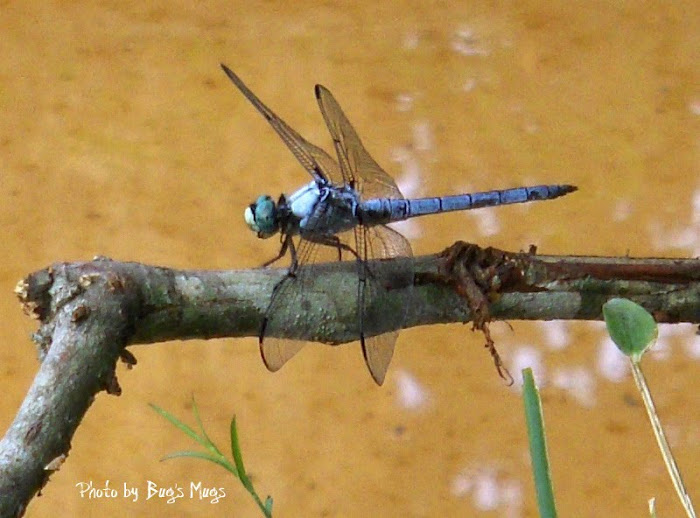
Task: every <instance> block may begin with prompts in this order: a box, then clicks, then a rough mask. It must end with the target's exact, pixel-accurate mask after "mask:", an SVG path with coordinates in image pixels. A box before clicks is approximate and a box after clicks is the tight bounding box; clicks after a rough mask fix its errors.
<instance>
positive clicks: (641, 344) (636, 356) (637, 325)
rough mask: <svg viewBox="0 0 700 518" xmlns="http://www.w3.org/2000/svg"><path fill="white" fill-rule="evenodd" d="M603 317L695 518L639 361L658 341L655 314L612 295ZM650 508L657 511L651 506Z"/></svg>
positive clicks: (689, 512) (684, 503) (680, 493)
mask: <svg viewBox="0 0 700 518" xmlns="http://www.w3.org/2000/svg"><path fill="white" fill-rule="evenodd" d="M603 317H604V318H605V325H606V326H607V327H608V333H610V338H612V340H613V342H615V345H617V347H618V349H620V351H622V352H623V353H624V354H625V355H626V356H627V357H628V358H629V360H630V367H631V369H632V375H633V376H634V381H635V383H636V384H637V388H638V389H639V392H640V394H641V396H642V401H643V402H644V407H645V408H646V410H647V415H648V416H649V421H650V422H651V427H652V429H653V430H654V436H655V437H656V442H657V444H658V445H659V449H660V450H661V455H662V456H663V459H664V462H665V463H666V469H667V470H668V473H669V475H670V476H671V480H672V481H673V486H674V488H675V489H676V493H677V494H678V498H679V499H680V501H681V505H682V506H683V509H685V512H686V514H687V516H689V517H690V518H695V516H696V514H695V510H694V509H693V503H692V502H691V500H690V496H689V495H688V492H687V490H686V489H685V485H684V484H683V479H682V477H681V473H680V471H679V470H678V465H677V464H676V461H675V459H674V458H673V454H672V453H671V447H670V446H669V445H668V441H667V440H666V434H665V433H664V431H663V428H662V427H661V420H660V419H659V415H658V414H657V413H656V407H655V405H654V400H653V399H652V397H651V391H650V390H649V385H648V384H647V381H646V378H645V377H644V373H643V372H642V366H641V364H640V361H641V359H642V355H643V354H644V353H645V352H646V351H647V350H648V349H649V347H651V346H652V345H653V344H654V343H655V342H656V338H657V336H658V329H657V326H656V322H655V321H654V317H652V316H651V315H650V314H649V313H648V312H647V311H646V310H645V309H644V308H643V307H641V306H640V305H638V304H635V303H634V302H632V301H631V300H627V299H610V300H609V301H608V302H606V303H605V304H604V305H603ZM651 512H652V513H653V512H655V511H653V509H652V511H651Z"/></svg>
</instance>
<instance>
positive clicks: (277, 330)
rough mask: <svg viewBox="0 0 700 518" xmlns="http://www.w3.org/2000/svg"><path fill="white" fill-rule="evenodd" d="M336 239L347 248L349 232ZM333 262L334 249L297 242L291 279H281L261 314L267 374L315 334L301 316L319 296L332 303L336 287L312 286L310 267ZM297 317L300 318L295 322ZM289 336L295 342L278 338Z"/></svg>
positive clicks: (314, 306) (313, 272)
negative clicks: (296, 264)
mask: <svg viewBox="0 0 700 518" xmlns="http://www.w3.org/2000/svg"><path fill="white" fill-rule="evenodd" d="M338 238H339V239H340V240H341V242H343V243H344V244H348V245H349V244H350V242H349V240H352V231H348V232H344V233H342V234H339V235H338ZM337 260H338V250H337V249H335V248H332V247H329V246H324V245H320V244H317V243H314V242H312V241H308V240H306V239H303V238H301V239H299V245H298V248H297V262H298V265H299V266H298V268H297V269H296V270H295V271H294V275H293V276H289V277H285V278H284V279H283V280H282V282H281V284H279V286H278V287H277V288H276V289H275V291H273V293H272V299H271V300H270V304H269V305H268V308H267V311H266V312H265V323H264V331H263V335H262V336H261V342H260V353H261V355H262V358H263V362H264V363H265V366H266V367H267V368H268V369H269V370H271V371H273V372H274V371H277V370H279V369H280V368H282V366H283V365H284V364H285V363H287V361H289V360H290V359H291V358H292V357H293V356H294V355H295V354H296V353H298V352H299V351H300V350H301V348H302V347H304V345H306V343H307V341H306V340H308V338H309V337H313V336H314V334H315V333H316V332H317V331H318V330H317V329H316V328H312V327H311V324H310V323H309V322H308V321H307V320H306V319H304V318H303V314H304V313H308V312H309V311H310V310H312V309H318V301H319V297H323V296H324V293H323V292H327V296H326V298H328V299H329V300H333V299H336V298H337V297H338V293H337V290H338V286H332V285H325V284H323V283H318V282H316V277H317V276H318V273H317V270H315V269H314V268H313V265H314V264H317V263H324V262H328V263H332V262H335V261H337ZM345 289H347V287H346V288H345ZM314 290H315V291H314ZM319 290H320V291H321V292H320V293H319ZM300 315H302V318H299V316H300ZM290 332H293V333H295V334H296V335H297V336H298V337H299V338H297V339H294V338H291V339H290V338H279V337H280V336H289V333H290ZM351 332H354V330H351ZM356 336H359V335H356Z"/></svg>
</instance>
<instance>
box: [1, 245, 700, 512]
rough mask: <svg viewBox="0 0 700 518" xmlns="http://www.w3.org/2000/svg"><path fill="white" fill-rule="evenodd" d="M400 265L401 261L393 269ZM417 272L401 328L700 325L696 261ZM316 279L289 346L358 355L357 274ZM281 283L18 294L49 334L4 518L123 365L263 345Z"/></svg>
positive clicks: (261, 279) (565, 262)
mask: <svg viewBox="0 0 700 518" xmlns="http://www.w3.org/2000/svg"><path fill="white" fill-rule="evenodd" d="M402 261H403V260H400V259H396V260H392V267H396V268H400V267H401V266H402ZM414 265H415V271H416V275H415V281H414V284H413V285H412V286H401V285H392V286H390V288H391V289H390V294H389V296H390V297H392V298H393V299H394V300H393V301H389V303H387V304H386V305H382V308H384V307H386V308H392V307H397V304H410V311H409V315H408V317H407V320H406V322H405V324H404V327H414V326H419V325H428V324H436V323H447V322H467V321H470V320H475V321H477V322H478V321H488V320H504V319H524V320H554V319H565V320H600V319H601V318H602V310H601V307H602V305H603V304H604V303H605V302H606V301H607V300H608V299H610V298H612V297H619V296H623V297H627V298H630V299H632V300H634V301H635V302H637V303H638V304H641V305H642V306H644V307H645V308H646V309H647V310H649V311H650V312H651V313H652V314H653V315H654V316H655V318H656V320H657V321H658V322H693V323H700V260H698V259H633V258H628V257H624V258H619V257H565V256H538V255H535V254H534V252H533V253H508V252H502V251H499V250H495V249H481V248H479V247H477V246H475V245H467V244H465V243H456V244H455V245H453V246H452V247H450V248H449V249H448V250H446V251H445V252H443V253H442V254H437V255H430V256H423V257H418V258H416V259H415V261H414ZM314 268H315V274H316V275H314V286H313V287H312V290H311V295H310V299H309V301H310V304H309V307H308V308H299V314H298V315H290V317H289V325H288V326H287V329H286V330H285V337H289V338H295V339H304V340H313V341H320V342H324V343H329V344H339V343H345V342H349V341H353V340H354V339H356V337H355V336H353V335H352V331H351V330H352V329H353V328H354V327H355V326H354V325H353V323H354V322H355V319H356V318H357V317H356V306H355V303H354V300H353V297H349V296H347V295H345V294H347V293H356V285H355V282H356V266H355V264H354V263H353V262H343V263H340V262H338V263H329V264H322V265H317V266H314ZM285 274H286V273H285V270H283V269H282V270H274V269H256V270H243V271H178V270H172V269H168V268H160V267H155V266H146V265H142V264H139V263H123V262H117V261H112V260H109V259H104V258H97V259H95V260H94V261H91V262H86V263H61V264H56V265H54V266H52V267H50V268H47V269H44V270H41V271H38V272H35V273H33V274H31V275H29V276H28V277H27V278H26V279H24V280H23V281H21V282H20V283H19V284H18V285H17V289H16V292H17V294H18V296H19V299H20V301H21V303H22V305H23V307H24V310H25V312H27V313H28V314H29V315H31V316H33V317H35V318H38V319H39V320H40V327H39V330H38V332H37V333H36V334H35V335H34V337H33V338H34V341H35V342H36V343H37V345H38V346H39V356H40V359H41V361H42V363H41V367H40V369H39V372H38V374H37V376H36V378H35V380H34V383H33V385H32V387H31V388H30V390H29V392H28V394H27V397H26V398H25V400H24V402H23V403H22V406H21V407H20V409H19V412H18V414H17V416H16V418H15V420H14V422H13V423H12V425H11V426H10V428H9V430H8V431H7V433H6V435H5V437H4V438H3V439H2V441H0V516H21V515H22V514H23V513H24V510H25V509H26V506H27V504H28V503H29V501H30V500H31V498H32V497H33V496H34V495H35V494H36V492H37V491H38V490H40V489H41V487H43V485H44V484H46V482H47V481H48V477H49V476H50V474H51V473H52V472H53V471H54V470H56V469H58V467H60V464H61V463H62V462H63V460H64V459H65V458H66V456H67V454H68V451H69V449H70V441H71V438H72V437H73V434H74V433H75V430H76V429H77V427H78V425H79V423H80V421H81V419H82V417H83V415H84V414H85V412H86V411H87V409H88V408H89V406H90V404H91V403H92V401H93V400H94V396H95V394H97V392H99V391H101V390H106V391H107V392H109V393H112V394H119V393H120V389H119V384H118V382H117V380H116V376H115V366H116V360H117V358H119V357H121V358H122V359H123V360H124V361H126V362H127V363H134V362H135V359H134V358H133V356H132V355H131V354H130V353H129V352H127V351H126V349H124V348H125V347H126V346H127V345H136V344H145V343H153V342H160V341H164V340H174V339H180V340H184V339H191V338H205V339H206V338H218V337H240V336H257V335H258V332H259V329H260V324H261V322H262V318H263V316H264V313H265V310H266V308H267V305H268V303H269V300H270V294H271V293H272V288H273V287H274V285H275V283H277V282H278V281H279V280H280V279H281V278H282V276H284V275H285ZM465 298H466V301H467V303H466V304H465ZM392 302H393V303H392ZM382 308H377V310H378V311H381V310H382ZM379 318H381V315H380V316H379ZM300 319H303V321H304V324H303V325H301V326H298V325H296V324H297V323H298V322H299V321H300ZM387 320H392V319H387ZM300 329H311V330H312V331H311V332H310V334H308V335H306V334H303V333H302V332H301V331H299V330H300Z"/></svg>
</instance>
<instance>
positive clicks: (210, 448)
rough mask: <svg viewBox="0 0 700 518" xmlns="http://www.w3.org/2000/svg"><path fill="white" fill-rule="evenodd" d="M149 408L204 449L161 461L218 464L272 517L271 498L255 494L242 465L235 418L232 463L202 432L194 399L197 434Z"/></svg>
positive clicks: (173, 455) (202, 428) (177, 420)
mask: <svg viewBox="0 0 700 518" xmlns="http://www.w3.org/2000/svg"><path fill="white" fill-rule="evenodd" d="M150 406H151V408H152V409H153V410H155V411H156V412H158V413H159V414H160V415H162V416H163V417H165V418H166V419H167V420H168V421H170V422H171V423H172V424H174V425H175V426H176V427H177V428H179V429H180V430H181V431H183V432H184V433H185V435H188V436H189V437H190V438H191V439H193V440H194V441H195V442H197V443H199V444H200V445H201V446H204V448H205V449H206V451H190V450H183V451H176V452H174V453H170V454H168V455H166V456H165V457H163V458H162V459H161V460H168V459H174V458H178V457H194V458H198V459H204V460H208V461H210V462H213V463H214V464H218V465H219V466H221V467H222V468H224V469H225V470H227V471H229V472H231V473H232V474H233V475H234V476H235V477H236V478H237V479H238V480H240V481H241V483H242V484H243V487H245V488H246V490H247V491H248V492H249V493H250V494H251V496H252V497H253V499H254V500H255V503H256V504H258V507H259V508H260V510H261V511H262V512H263V514H264V515H265V516H266V517H268V518H270V517H272V497H271V496H268V497H267V498H266V499H265V502H264V503H263V501H262V500H261V499H260V497H259V496H258V494H257V493H256V492H255V489H254V488H253V482H252V481H251V480H250V478H249V477H248V474H247V473H246V471H245V467H244V465H243V455H242V453H241V447H240V445H239V443H238V431H237V429H236V417H235V416H234V417H233V418H232V419H231V426H230V433H231V453H232V457H233V463H232V462H231V461H230V460H229V459H227V458H226V457H225V456H224V454H223V453H221V451H220V450H219V448H217V447H216V445H215V444H214V443H213V442H212V441H211V439H210V438H209V436H208V435H207V433H206V432H205V431H204V426H203V425H202V420H201V419H200V418H199V410H198V409H197V404H196V403H195V401H194V398H192V412H193V414H194V418H195V420H196V421H197V426H198V427H199V432H197V431H196V430H194V429H192V428H191V427H190V426H188V425H186V424H185V423H183V422H182V421H180V420H179V419H178V418H177V417H175V416H174V415H172V414H171V413H169V412H168V411H166V410H163V409H162V408H160V407H159V406H157V405H154V404H153V403H150Z"/></svg>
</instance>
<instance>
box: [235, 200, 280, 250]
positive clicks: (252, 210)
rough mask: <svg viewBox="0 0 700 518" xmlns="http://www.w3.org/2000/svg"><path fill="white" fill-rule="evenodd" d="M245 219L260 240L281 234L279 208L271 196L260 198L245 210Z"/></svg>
mask: <svg viewBox="0 0 700 518" xmlns="http://www.w3.org/2000/svg"><path fill="white" fill-rule="evenodd" d="M243 217H244V218H245V222H246V223H247V224H248V227H250V230H252V231H253V232H255V233H256V234H257V235H258V237H259V238H263V239H265V238H268V237H272V236H274V235H275V234H276V233H277V232H279V229H280V224H279V219H278V218H277V206H276V205H275V202H274V201H273V199H272V198H271V197H270V196H267V195H265V196H260V197H259V198H258V199H257V200H255V201H254V202H253V203H251V204H250V206H248V207H247V208H246V209H245V213H244V214H243Z"/></svg>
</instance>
